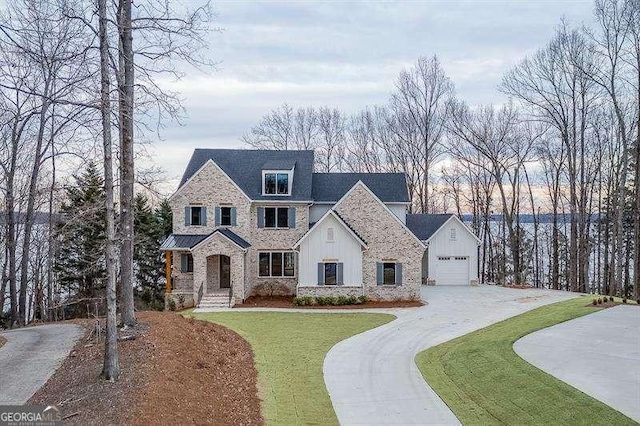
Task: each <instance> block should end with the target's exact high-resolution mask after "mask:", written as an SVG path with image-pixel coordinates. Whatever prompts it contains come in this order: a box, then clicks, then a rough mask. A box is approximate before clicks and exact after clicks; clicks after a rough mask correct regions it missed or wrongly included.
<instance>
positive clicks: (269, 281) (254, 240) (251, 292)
mask: <svg viewBox="0 0 640 426" xmlns="http://www.w3.org/2000/svg"><path fill="white" fill-rule="evenodd" d="M279 206H283V204H269V203H268V202H255V203H254V204H253V205H252V206H251V213H250V215H251V229H252V232H251V237H250V238H251V239H250V240H248V241H249V242H250V243H251V247H249V249H248V251H247V281H248V283H247V284H248V285H247V287H248V294H247V296H271V295H273V296H285V295H294V294H295V293H296V285H297V283H298V265H297V256H296V267H295V274H294V276H293V277H278V278H261V277H259V276H258V254H259V253H260V252H261V251H293V250H292V248H291V247H293V245H294V244H295V243H296V241H298V240H299V239H300V238H302V236H303V235H304V234H305V233H306V232H307V231H308V230H309V207H308V205H307V204H306V203H305V204H290V205H288V206H289V207H294V206H295V208H296V226H295V228H289V229H273V228H258V207H279ZM285 206H286V205H285Z"/></svg>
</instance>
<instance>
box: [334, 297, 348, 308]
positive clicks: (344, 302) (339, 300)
mask: <svg viewBox="0 0 640 426" xmlns="http://www.w3.org/2000/svg"><path fill="white" fill-rule="evenodd" d="M348 304H349V298H348V297H347V296H339V297H338V298H337V299H336V305H341V306H344V305H348Z"/></svg>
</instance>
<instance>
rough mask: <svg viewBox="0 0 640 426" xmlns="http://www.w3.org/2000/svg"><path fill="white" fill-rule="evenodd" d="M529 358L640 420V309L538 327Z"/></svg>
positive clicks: (524, 352)
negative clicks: (542, 327)
mask: <svg viewBox="0 0 640 426" xmlns="http://www.w3.org/2000/svg"><path fill="white" fill-rule="evenodd" d="M513 349H514V350H515V352H516V353H517V354H518V355H520V357H522V358H523V359H525V360H526V361H527V362H529V363H531V364H533V365H535V366H536V367H538V368H539V369H541V370H542V371H546V372H547V373H549V374H551V375H552V376H555V377H557V378H558V379H560V380H562V381H563V382H565V383H568V384H570V385H571V386H573V387H575V388H578V389H580V390H581V391H583V392H584V393H586V394H587V395H591V396H592V397H594V398H596V399H599V400H600V401H602V402H604V403H605V404H607V405H609V406H611V407H613V408H615V409H616V410H618V411H620V412H621V413H623V414H625V415H627V416H629V417H631V418H632V419H634V420H636V421H639V422H640V309H638V307H637V306H623V305H621V306H616V307H614V308H609V309H604V310H602V311H599V312H596V313H593V314H590V315H586V316H584V317H580V318H576V319H573V320H571V321H567V322H563V323H560V324H557V325H554V326H552V327H549V328H545V329H542V330H540V331H536V332H535V333H531V334H529V335H527V336H524V337H523V338H521V339H520V340H518V341H517V342H516V343H515V344H514V345H513Z"/></svg>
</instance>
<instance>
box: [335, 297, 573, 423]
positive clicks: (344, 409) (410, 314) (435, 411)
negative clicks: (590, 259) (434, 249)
mask: <svg viewBox="0 0 640 426" xmlns="http://www.w3.org/2000/svg"><path fill="white" fill-rule="evenodd" d="M576 296H577V295H576V294H572V293H567V292H560V291H552V290H516V289H507V288H502V287H495V286H479V287H466V286H464V287H462V286H461V287H437V286H435V287H423V288H422V297H423V299H424V300H425V301H427V302H428V305H426V306H423V307H421V308H417V309H411V310H400V309H399V310H396V311H395V312H393V313H394V314H395V315H397V316H398V319H397V320H395V321H392V322H390V323H388V324H385V325H383V326H381V327H378V328H376V329H373V330H369V331H367V332H364V333H362V334H359V335H357V336H354V337H351V338H349V339H346V340H344V341H342V342H340V343H338V344H337V345H335V346H334V347H333V348H331V350H330V351H329V353H328V354H327V356H326V358H325V360H324V379H325V383H326V385H327V389H328V391H329V395H330V396H331V402H332V403H333V407H334V408H335V411H336V414H337V416H338V420H339V421H340V424H342V425H350V424H460V422H459V421H458V419H457V418H456V416H455V415H454V414H453V413H452V412H451V410H450V409H449V408H448V407H447V405H446V404H445V403H444V402H443V401H442V400H441V399H440V398H439V397H438V395H437V394H436V393H435V392H434V391H433V390H432V389H431V388H430V387H429V386H428V385H427V383H426V382H425V381H424V379H423V378H422V375H421V374H420V372H419V371H418V367H417V366H416V364H415V361H414V358H415V356H416V354H418V353H419V352H421V351H423V350H424V349H427V348H429V347H431V346H435V345H438V344H440V343H443V342H446V341H448V340H451V339H453V338H455V337H458V336H462V335H464V334H467V333H469V332H471V331H474V330H477V329H479V328H483V327H486V326H488V325H491V324H493V323H496V322H499V321H502V320H504V319H507V318H509V317H512V316H515V315H518V314H520V313H522V312H525V311H528V310H531V309H533V308H537V307H539V306H542V305H546V304H549V303H554V302H558V301H561V300H567V299H570V298H573V297H576Z"/></svg>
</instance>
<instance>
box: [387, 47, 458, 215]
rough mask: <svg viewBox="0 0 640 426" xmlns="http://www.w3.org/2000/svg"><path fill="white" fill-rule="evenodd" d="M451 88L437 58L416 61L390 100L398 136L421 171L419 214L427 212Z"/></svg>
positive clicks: (403, 73) (452, 89)
mask: <svg viewBox="0 0 640 426" xmlns="http://www.w3.org/2000/svg"><path fill="white" fill-rule="evenodd" d="M453 92H454V87H453V84H452V83H451V81H450V80H449V77H447V75H446V74H445V72H444V70H443V69H442V66H441V65H440V61H439V60H438V58H437V56H433V57H431V58H424V57H423V58H420V59H418V61H417V63H416V64H415V66H414V67H413V68H411V69H409V70H405V71H402V72H401V73H400V76H399V77H398V80H397V82H396V92H395V93H394V94H393V95H392V98H391V108H392V110H393V111H394V113H395V115H396V117H397V119H396V123H397V124H398V135H399V136H400V137H401V138H402V139H403V140H404V141H405V143H406V144H407V145H410V146H411V147H412V151H413V152H415V154H414V155H415V156H417V158H416V160H417V162H416V164H415V167H417V168H419V169H421V170H420V172H419V174H420V175H421V177H422V179H421V182H420V183H419V188H420V192H421V202H420V205H421V210H422V211H423V212H425V213H427V212H428V205H429V178H430V168H431V167H432V165H433V163H434V161H435V160H436V159H437V158H438V157H439V156H440V155H441V153H442V144H441V139H442V135H443V133H444V128H445V122H446V120H447V114H448V110H447V106H448V104H449V101H450V99H451V97H452V96H453Z"/></svg>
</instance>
